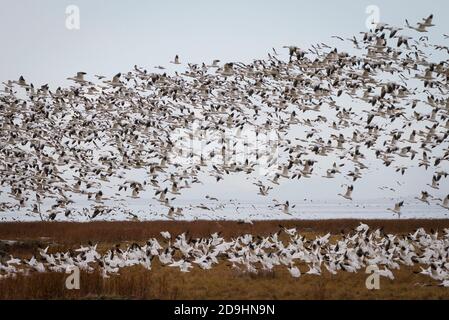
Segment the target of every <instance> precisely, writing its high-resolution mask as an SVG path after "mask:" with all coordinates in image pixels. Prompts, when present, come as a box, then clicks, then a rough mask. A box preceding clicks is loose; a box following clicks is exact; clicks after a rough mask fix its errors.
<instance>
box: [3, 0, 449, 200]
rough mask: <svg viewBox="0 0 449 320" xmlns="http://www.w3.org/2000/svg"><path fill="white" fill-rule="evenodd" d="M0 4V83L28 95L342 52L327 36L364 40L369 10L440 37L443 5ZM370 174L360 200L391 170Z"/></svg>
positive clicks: (224, 188) (231, 191)
mask: <svg viewBox="0 0 449 320" xmlns="http://www.w3.org/2000/svg"><path fill="white" fill-rule="evenodd" d="M0 4H1V10H0V39H1V41H2V45H1V46H0V48H1V49H0V80H1V81H5V80H9V79H17V78H18V77H19V76H20V75H23V76H24V77H25V79H26V80H27V81H28V82H32V83H34V84H35V86H39V85H42V84H45V83H48V84H50V85H51V86H52V87H53V88H54V87H57V86H59V85H67V84H68V82H67V80H66V78H67V77H69V76H72V75H73V74H75V73H76V72H77V71H85V72H87V73H88V77H89V78H92V77H93V75H94V74H103V75H106V76H112V75H114V74H116V73H118V72H126V71H128V70H130V69H132V68H133V66H134V65H135V64H137V65H139V66H142V67H145V68H147V69H150V70H152V68H153V67H154V66H156V65H163V66H167V65H169V61H171V60H173V57H174V56H175V54H179V56H180V59H181V61H182V62H196V63H197V62H203V61H204V62H209V63H210V62H211V61H212V60H213V59H217V58H218V59H220V60H221V61H222V62H226V61H251V60H252V59H258V58H263V57H266V53H267V52H268V51H270V50H271V48H272V47H275V48H276V49H277V50H279V51H282V50H285V49H281V47H282V46H283V45H297V46H299V47H303V48H307V47H309V45H310V44H313V43H318V42H326V43H338V44H339V46H341V45H342V43H340V42H335V41H338V40H335V39H331V36H332V35H341V36H344V37H350V36H352V35H353V34H357V33H358V32H359V31H366V30H367V27H366V20H367V18H368V14H367V13H366V8H367V7H368V6H369V5H376V6H378V8H379V10H380V11H379V13H380V21H381V22H388V23H390V24H393V25H399V26H403V25H404V21H405V18H407V19H409V21H410V22H417V21H419V20H421V19H422V18H424V17H427V16H428V15H429V14H431V13H433V14H434V15H435V18H434V22H435V24H436V25H437V26H436V27H434V28H433V29H432V32H433V33H434V34H437V35H441V34H443V33H449V19H447V16H448V14H449V2H448V1H447V0H432V1H410V0H408V1H383V0H382V1H380V0H379V1H372V0H370V1H331V0H329V1H293V0H291V1H261V0H248V1H237V0H227V1H220V2H219V1H211V0H196V1H181V0H179V1H174V0H171V1H158V2H157V3H151V2H150V1H138V0H136V1H116V0H107V1H106V0H101V1H100V0H83V1H74V0H72V1H65V0H39V1H36V0H0ZM131 4H132V5H131ZM69 5H76V6H77V7H78V8H79V10H80V29H79V30H69V29H67V28H66V19H67V15H66V8H67V6H69ZM441 39H442V38H441ZM442 41H443V40H442ZM442 41H441V42H442ZM377 170H380V171H374V172H373V173H372V177H371V178H367V179H366V180H365V181H366V182H365V183H364V184H363V183H361V184H360V186H358V188H360V190H364V191H363V192H360V193H361V194H364V196H365V197H370V196H373V194H371V192H370V191H369V190H372V189H373V188H372V184H371V183H373V181H374V183H376V184H379V183H382V181H383V180H385V179H386V178H388V177H389V175H390V174H391V172H390V171H391V170H390V169H388V170H387V169H384V168H382V169H377ZM429 174H430V177H431V174H432V173H426V174H425V176H424V175H422V174H413V172H412V171H411V172H410V175H409V178H407V179H408V180H407V181H405V179H403V181H404V182H406V183H407V186H408V187H407V188H406V190H405V191H404V192H405V193H404V194H407V195H412V194H415V193H419V191H420V188H421V186H422V185H423V184H424V181H427V179H429ZM369 179H372V180H369ZM390 180H391V179H390ZM393 182H394V181H393ZM428 182H430V181H428ZM444 184H445V185H446V186H447V183H446V182H444ZM237 185H238V186H239V188H235V187H236V186H237ZM204 188H205V190H206V191H209V192H210V190H211V189H209V188H210V186H205V187H204ZM323 188H325V187H323V181H322V179H317V180H313V179H312V180H311V181H310V182H307V184H300V185H296V186H293V185H291V184H289V183H286V184H285V185H284V186H282V187H280V188H279V190H278V191H277V192H278V194H277V196H278V197H280V198H287V197H293V198H294V197H297V198H302V197H303V196H304V197H315V198H320V197H323V196H324V195H325V196H327V197H336V193H337V192H338V191H341V190H336V189H338V188H340V185H339V182H335V183H334V184H333V185H331V186H330V187H328V189H327V190H326V192H324V193H323V192H322V190H323ZM213 190H214V191H215V194H220V193H222V194H224V195H226V196H229V197H232V196H243V197H251V196H253V195H254V194H255V193H256V192H257V188H256V189H255V187H254V186H252V185H251V184H248V185H240V181H239V180H238V179H228V180H225V181H224V182H222V183H221V184H220V185H218V186H217V187H215V189H213ZM443 192H444V191H441V193H443ZM323 194H324V195H323ZM250 195H251V196H250ZM416 195H418V194H416Z"/></svg>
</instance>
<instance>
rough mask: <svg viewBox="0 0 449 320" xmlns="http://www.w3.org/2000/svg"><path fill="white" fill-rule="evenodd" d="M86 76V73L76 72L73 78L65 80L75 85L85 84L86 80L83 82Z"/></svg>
mask: <svg viewBox="0 0 449 320" xmlns="http://www.w3.org/2000/svg"><path fill="white" fill-rule="evenodd" d="M85 75H86V72H81V71H80V72H77V73H76V75H75V76H74V77H70V78H67V80H72V81H75V82H77V83H87V81H86V80H84V76H85Z"/></svg>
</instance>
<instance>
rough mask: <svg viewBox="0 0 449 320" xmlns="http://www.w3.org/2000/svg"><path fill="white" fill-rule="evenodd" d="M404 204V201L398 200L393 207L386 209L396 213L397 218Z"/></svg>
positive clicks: (399, 216)
mask: <svg viewBox="0 0 449 320" xmlns="http://www.w3.org/2000/svg"><path fill="white" fill-rule="evenodd" d="M403 205H404V201H401V202H398V203H396V204H395V205H394V208H393V209H391V208H388V209H387V210H389V211H392V212H394V213H396V214H397V215H398V218H401V207H402V206H403Z"/></svg>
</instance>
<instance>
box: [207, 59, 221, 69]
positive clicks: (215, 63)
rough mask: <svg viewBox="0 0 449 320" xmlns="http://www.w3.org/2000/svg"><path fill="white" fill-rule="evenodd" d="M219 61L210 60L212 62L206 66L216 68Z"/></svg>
mask: <svg viewBox="0 0 449 320" xmlns="http://www.w3.org/2000/svg"><path fill="white" fill-rule="evenodd" d="M219 62H220V60H218V59H215V60H213V61H212V64H211V65H209V66H208V67H209V68H218V67H219V65H218V63H219Z"/></svg>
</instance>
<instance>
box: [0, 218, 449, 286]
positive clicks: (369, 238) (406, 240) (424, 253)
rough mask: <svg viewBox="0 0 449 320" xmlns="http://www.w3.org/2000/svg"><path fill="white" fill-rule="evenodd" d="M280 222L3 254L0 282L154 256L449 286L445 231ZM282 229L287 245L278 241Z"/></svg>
mask: <svg viewBox="0 0 449 320" xmlns="http://www.w3.org/2000/svg"><path fill="white" fill-rule="evenodd" d="M280 227H281V229H279V231H278V232H276V233H274V234H270V235H269V236H266V237H265V236H253V235H251V234H245V235H242V236H239V237H237V238H232V239H230V240H229V241H226V239H224V238H223V237H221V236H220V234H218V233H214V234H211V235H210V236H209V237H203V238H196V239H192V238H191V237H189V235H188V234H186V233H183V234H180V235H178V236H176V237H172V235H171V234H170V233H169V232H167V231H164V232H161V237H160V241H158V240H157V239H156V238H152V239H149V240H148V241H147V242H146V243H145V244H144V245H142V244H138V243H133V244H131V245H129V246H128V247H126V248H124V249H122V248H120V245H116V246H115V247H113V248H112V249H110V250H108V251H107V252H106V253H104V254H102V253H100V252H98V251H97V245H93V244H91V243H90V244H89V245H88V246H81V247H80V248H77V249H75V250H69V251H67V252H57V253H50V252H49V250H48V247H47V248H46V249H39V251H40V253H39V255H40V256H38V257H35V256H33V257H31V258H29V259H18V258H14V257H13V256H10V257H9V258H7V257H3V259H1V260H0V279H2V278H3V279H5V278H8V277H16V276H17V275H18V274H21V275H30V274H32V273H36V272H66V273H70V272H72V271H73V270H74V268H75V267H78V268H79V269H80V270H83V271H85V272H94V271H98V272H100V273H101V275H102V276H103V277H104V278H109V277H110V276H111V275H119V272H120V269H122V268H127V267H132V266H142V267H143V268H145V269H147V270H151V268H152V266H153V264H155V263H157V261H159V263H160V265H162V266H163V267H169V268H178V269H179V270H180V271H181V272H190V271H191V269H192V268H194V266H196V267H198V268H201V269H204V270H208V269H212V268H213V267H215V266H217V265H218V264H219V263H225V264H226V265H227V266H228V267H230V268H232V269H233V270H235V271H236V272H239V273H252V274H257V273H258V272H271V271H273V270H274V269H275V268H282V267H284V268H287V269H288V271H289V273H290V275H291V276H292V277H294V278H299V277H300V276H301V274H302V273H301V272H304V273H305V274H308V275H316V276H321V274H322V272H323V271H324V272H326V270H327V272H329V273H331V274H337V273H338V272H351V273H355V272H358V271H360V270H364V268H365V267H367V266H370V265H376V266H378V268H377V271H375V272H377V273H378V274H379V276H383V277H387V278H389V279H391V280H393V279H394V273H393V271H394V270H398V269H400V267H401V265H402V266H407V267H413V266H419V268H420V271H414V272H415V273H420V274H423V275H427V276H429V277H431V278H432V279H433V280H436V281H438V285H439V286H444V287H449V260H448V259H449V229H444V232H443V234H442V235H439V234H438V232H437V231H433V230H432V231H431V232H430V233H427V232H426V231H425V230H424V229H422V228H420V229H417V230H416V231H415V232H413V233H409V234H407V235H404V236H399V235H393V234H387V233H385V232H384V231H383V230H382V229H377V230H375V231H370V229H369V226H368V225H366V224H360V225H359V226H358V227H357V228H355V229H353V230H351V231H350V232H349V233H342V234H341V235H338V237H337V238H336V239H332V238H331V237H332V236H331V234H330V233H328V234H326V235H324V236H317V237H316V238H315V239H306V237H305V236H303V235H301V234H300V233H298V232H297V230H296V228H290V229H288V228H285V227H282V226H280ZM282 233H284V234H285V237H286V238H287V242H284V241H283V240H281V238H282V237H283V236H284V235H283V234H282ZM301 269H302V271H301ZM414 269H415V270H416V269H417V268H416V267H415V268H414ZM392 270H393V271H392ZM428 285H432V284H428Z"/></svg>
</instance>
